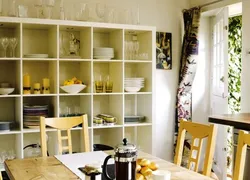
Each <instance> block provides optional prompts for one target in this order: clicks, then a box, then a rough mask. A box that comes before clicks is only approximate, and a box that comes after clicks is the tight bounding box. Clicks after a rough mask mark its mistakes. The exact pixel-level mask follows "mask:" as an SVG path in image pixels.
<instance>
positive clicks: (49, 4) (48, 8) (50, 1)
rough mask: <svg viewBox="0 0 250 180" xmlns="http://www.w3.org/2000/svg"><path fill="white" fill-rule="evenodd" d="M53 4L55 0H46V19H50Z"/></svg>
mask: <svg viewBox="0 0 250 180" xmlns="http://www.w3.org/2000/svg"><path fill="white" fill-rule="evenodd" d="M54 6H55V0H47V3H46V11H47V16H46V18H47V19H51V18H52V9H53V7H54Z"/></svg>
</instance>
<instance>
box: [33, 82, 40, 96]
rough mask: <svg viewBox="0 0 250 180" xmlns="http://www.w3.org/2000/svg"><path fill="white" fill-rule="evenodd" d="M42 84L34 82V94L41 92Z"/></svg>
mask: <svg viewBox="0 0 250 180" xmlns="http://www.w3.org/2000/svg"><path fill="white" fill-rule="evenodd" d="M40 90H41V86H40V83H35V84H34V94H40Z"/></svg>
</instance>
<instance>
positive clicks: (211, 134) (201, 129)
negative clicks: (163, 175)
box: [174, 120, 217, 177]
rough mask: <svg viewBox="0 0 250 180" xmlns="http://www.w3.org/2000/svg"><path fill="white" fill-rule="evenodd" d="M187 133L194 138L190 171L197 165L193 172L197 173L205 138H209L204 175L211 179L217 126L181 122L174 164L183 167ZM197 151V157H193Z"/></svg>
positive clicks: (189, 164) (190, 156)
mask: <svg viewBox="0 0 250 180" xmlns="http://www.w3.org/2000/svg"><path fill="white" fill-rule="evenodd" d="M186 131H187V132H189V133H190V134H191V136H192V143H191V150H190V155H189V159H188V169H191V165H192V164H195V165H194V169H193V170H194V171H195V172H198V167H199V161H200V151H201V147H202V142H203V140H204V138H207V147H206V155H205V160H204V166H203V172H202V174H203V175H205V176H209V177H210V175H211V169H212V163H213V156H214V150H215V141H216V133H217V127H216V126H215V125H204V124H198V123H194V122H188V121H184V120H181V121H180V127H179V132H178V139H177V146H176V151H175V157H174V163H175V164H177V165H179V166H180V165H181V161H182V154H183V147H184V140H185V136H186ZM196 140H198V146H196V144H195V141H196ZM195 151H196V157H193V153H194V152H195Z"/></svg>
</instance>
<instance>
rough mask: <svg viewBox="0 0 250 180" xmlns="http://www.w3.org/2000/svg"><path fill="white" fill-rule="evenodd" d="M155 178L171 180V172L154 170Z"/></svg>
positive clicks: (155, 179) (154, 179)
mask: <svg viewBox="0 0 250 180" xmlns="http://www.w3.org/2000/svg"><path fill="white" fill-rule="evenodd" d="M152 177H153V178H152V179H153V180H170V178H171V172H169V171H164V170H157V171H153V175H152Z"/></svg>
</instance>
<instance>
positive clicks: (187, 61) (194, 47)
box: [175, 7, 201, 155]
mask: <svg viewBox="0 0 250 180" xmlns="http://www.w3.org/2000/svg"><path fill="white" fill-rule="evenodd" d="M200 15H201V11H200V8H198V7H197V8H192V9H190V10H184V11H183V18H184V26H185V34H184V39H183V46H182V55H181V60H180V72H179V87H178V90H177V102H176V125H175V135H176V136H177V134H178V124H179V120H180V119H186V120H191V118H192V84H193V81H194V77H195V73H196V68H197V61H198V49H199V41H198V30H199V25H200ZM185 145H186V146H185V148H187V149H188V147H189V143H188V141H185ZM184 150H185V149H184ZM184 155H185V153H184Z"/></svg>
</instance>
